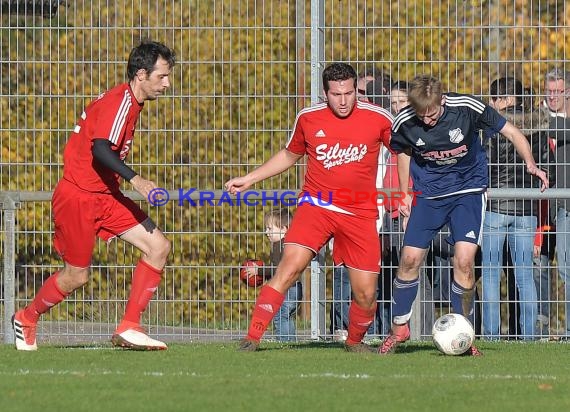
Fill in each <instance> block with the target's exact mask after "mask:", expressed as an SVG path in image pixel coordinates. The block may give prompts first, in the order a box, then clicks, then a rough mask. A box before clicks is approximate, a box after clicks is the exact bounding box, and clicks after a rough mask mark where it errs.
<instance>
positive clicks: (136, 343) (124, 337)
mask: <svg viewBox="0 0 570 412" xmlns="http://www.w3.org/2000/svg"><path fill="white" fill-rule="evenodd" d="M111 342H112V343H113V345H115V346H119V347H121V348H127V349H133V350H165V349H168V346H166V343H164V342H161V341H159V340H156V339H153V338H151V337H150V336H148V335H147V334H146V333H144V332H143V331H142V330H139V328H131V329H127V330H125V331H124V332H121V333H115V334H114V335H113V337H112V338H111Z"/></svg>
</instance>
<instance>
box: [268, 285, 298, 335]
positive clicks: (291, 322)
mask: <svg viewBox="0 0 570 412" xmlns="http://www.w3.org/2000/svg"><path fill="white" fill-rule="evenodd" d="M302 298H303V285H302V284H301V282H297V283H295V284H294V285H293V286H291V287H290V288H289V289H288V290H287V292H286V293H285V300H284V301H283V304H282V305H281V307H280V308H279V311H278V312H277V314H276V315H275V317H274V318H273V327H274V328H275V337H276V339H277V340H278V341H281V342H288V341H294V340H296V339H297V337H296V331H295V313H296V312H297V307H298V306H299V301H300V300H301V299H302Z"/></svg>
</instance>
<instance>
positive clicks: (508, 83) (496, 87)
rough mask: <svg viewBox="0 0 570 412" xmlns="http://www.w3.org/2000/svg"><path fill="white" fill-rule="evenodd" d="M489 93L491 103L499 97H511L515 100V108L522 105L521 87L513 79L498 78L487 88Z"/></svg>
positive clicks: (518, 82) (520, 84) (522, 92)
mask: <svg viewBox="0 0 570 412" xmlns="http://www.w3.org/2000/svg"><path fill="white" fill-rule="evenodd" d="M489 92H490V94H491V99H493V101H495V100H497V99H498V98H499V97H508V96H512V97H514V98H515V102H516V105H517V106H520V105H522V103H523V94H524V91H523V85H522V83H521V82H520V81H519V80H517V79H515V78H514V77H500V78H498V79H495V80H493V82H492V83H491V86H490V87H489Z"/></svg>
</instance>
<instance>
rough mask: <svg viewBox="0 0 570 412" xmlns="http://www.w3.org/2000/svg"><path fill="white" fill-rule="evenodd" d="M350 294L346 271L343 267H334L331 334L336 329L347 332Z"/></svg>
mask: <svg viewBox="0 0 570 412" xmlns="http://www.w3.org/2000/svg"><path fill="white" fill-rule="evenodd" d="M350 293H351V289H350V279H349V278H348V270H347V269H346V267H344V266H335V267H334V269H333V325H332V328H331V329H332V330H331V332H334V331H335V330H337V329H345V330H348V307H349V305H350Z"/></svg>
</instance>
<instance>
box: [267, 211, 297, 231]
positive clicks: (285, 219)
mask: <svg viewBox="0 0 570 412" xmlns="http://www.w3.org/2000/svg"><path fill="white" fill-rule="evenodd" d="M291 219H292V216H291V213H290V212H289V210H288V209H286V208H281V209H273V210H272V211H270V212H268V213H266V214H265V217H264V219H263V221H264V223H265V225H270V224H274V225H275V226H277V227H286V228H288V227H289V225H290V224H291Z"/></svg>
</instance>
